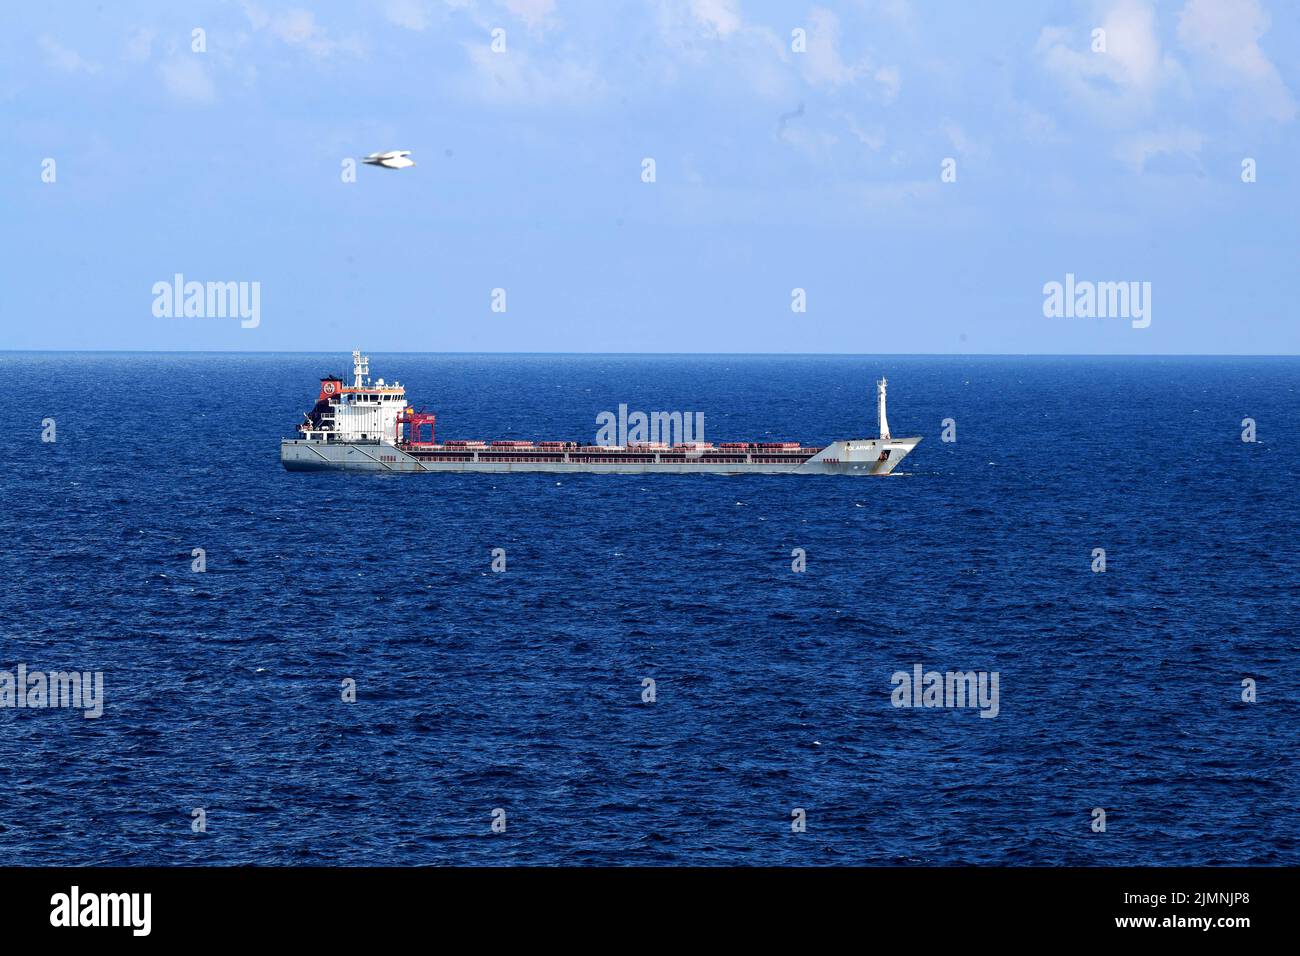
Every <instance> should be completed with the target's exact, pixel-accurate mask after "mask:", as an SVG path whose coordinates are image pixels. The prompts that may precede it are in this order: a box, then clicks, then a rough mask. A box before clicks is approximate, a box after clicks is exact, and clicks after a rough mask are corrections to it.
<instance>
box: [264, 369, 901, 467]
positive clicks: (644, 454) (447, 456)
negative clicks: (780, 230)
mask: <svg viewBox="0 0 1300 956" xmlns="http://www.w3.org/2000/svg"><path fill="white" fill-rule="evenodd" d="M352 366H353V371H352V384H351V385H350V386H349V385H344V384H343V380H342V378H341V377H339V376H326V377H324V378H322V379H321V386H320V394H319V395H318V396H317V400H316V405H315V407H314V408H312V410H311V411H310V412H306V413H304V417H305V418H306V421H305V422H303V423H302V424H300V425H299V426H298V433H299V435H300V437H299V438H286V439H284V440H282V441H281V442H280V461H281V463H282V464H283V465H284V467H285V468H286V469H287V470H288V471H323V470H346V471H396V472H427V471H475V472H480V471H481V472H516V471H544V472H555V473H574V472H593V473H596V474H615V475H642V474H647V473H649V472H668V473H671V474H701V473H704V474H715V475H745V474H794V475H888V474H890V473H891V472H892V471H893V470H894V469H895V468H897V467H898V464H899V462H901V461H902V460H903V459H904V458H905V457H906V456H907V455H908V453H909V452H911V450H912V449H913V448H915V447H916V446H917V444H919V443H920V441H921V439H920V438H894V437H892V436H891V435H890V434H889V422H888V421H887V420H886V418H885V386H886V382H885V380H884V379H883V378H882V379H881V380H880V381H879V382H878V383H877V408H878V411H879V415H880V435H879V437H877V438H852V439H841V440H837V441H832V442H830V443H828V444H826V445H824V446H821V447H807V446H804V445H802V444H801V443H799V442H794V441H787V442H743V441H734V442H721V443H719V444H717V445H715V444H713V443H712V442H705V441H693V442H678V443H667V442H631V441H629V442H627V443H626V444H623V445H598V444H590V443H582V442H576V441H539V442H531V441H492V442H488V441H470V440H463V439H462V440H456V441H444V442H441V443H439V442H437V441H435V439H434V424H435V421H434V420H435V416H434V415H432V414H429V413H425V412H417V411H416V410H415V409H414V408H413V407H412V406H411V405H408V404H407V401H406V390H405V389H404V388H403V387H402V385H401V383H400V382H391V383H388V384H385V383H384V380H383V379H382V378H381V379H379V380H378V381H376V382H374V383H372V382H371V381H370V360H369V358H368V357H367V356H364V355H362V354H361V353H360V352H359V351H358V352H353V353H352ZM426 428H427V429H428V439H427V440H426V439H425V429H426Z"/></svg>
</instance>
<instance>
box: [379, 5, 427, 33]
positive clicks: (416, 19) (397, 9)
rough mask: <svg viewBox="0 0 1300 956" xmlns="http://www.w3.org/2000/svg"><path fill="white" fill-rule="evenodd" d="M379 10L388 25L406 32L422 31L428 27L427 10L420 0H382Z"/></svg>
mask: <svg viewBox="0 0 1300 956" xmlns="http://www.w3.org/2000/svg"><path fill="white" fill-rule="evenodd" d="M380 9H381V10H382V11H383V14H384V16H385V17H386V18H387V19H388V21H389V22H390V23H393V24H396V25H397V26H399V27H404V28H405V29H407V30H424V29H426V28H427V27H428V26H429V8H428V7H427V6H426V5H425V4H424V3H423V2H422V0H384V3H383V4H382V5H381V6H380Z"/></svg>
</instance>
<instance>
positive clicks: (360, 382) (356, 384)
mask: <svg viewBox="0 0 1300 956" xmlns="http://www.w3.org/2000/svg"><path fill="white" fill-rule="evenodd" d="M369 377H370V356H368V355H362V354H361V350H360V349H353V350H352V387H353V388H365V387H366V386H367V385H368V384H369V383H368V382H367V381H366V379H367V378H369Z"/></svg>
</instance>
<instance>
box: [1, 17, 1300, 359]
mask: <svg viewBox="0 0 1300 956" xmlns="http://www.w3.org/2000/svg"><path fill="white" fill-rule="evenodd" d="M182 6H183V7H184V9H181V7H182ZM195 28H200V29H202V30H203V31H204V40H205V46H206V49H205V51H204V52H194V50H193V49H192V46H193V32H192V31H193V30H194V29H195ZM1098 28H1100V29H1102V30H1104V31H1105V47H1106V48H1105V51H1104V52H1099V51H1098V52H1095V51H1094V50H1093V49H1092V46H1093V43H1094V40H1093V31H1094V30H1095V29H1098ZM498 29H499V30H504V31H505V33H504V36H505V50H504V52H494V51H493V50H492V47H491V44H492V40H493V36H492V31H494V30H498ZM795 30H802V31H804V36H805V37H806V41H805V49H804V50H803V51H802V52H799V51H796V50H795V49H793V47H794V46H796V45H797V44H796V41H795V39H794V36H793V34H792V31H795ZM1297 53H1300V8H1298V7H1297V6H1296V5H1294V4H1290V3H1281V2H1276V0H1272V2H1264V0H1235V2H1229V0H1176V2H1169V3H1160V4H1153V3H1148V2H1145V0H1099V2H1095V3H1094V2H1077V3H1076V2H1063V0H1055V2H1045V3H1017V2H999V3H988V4H974V3H965V2H961V3H959V2H955V0H953V2H921V0H842V2H837V3H832V2H823V3H810V4H806V3H801V2H797V0H792V2H784V3H758V2H748V0H663V2H661V3H640V2H616V0H607V2H596V0H581V2H580V0H499V2H488V0H480V2H467V0H454V2H448V0H374V2H364V0H362V2H356V3H351V2H348V3H343V2H339V3H314V4H305V3H303V4H294V3H273V2H269V0H263V2H258V3H253V2H246V3H240V2H196V3H187V4H184V5H179V4H172V3H164V2H147V0H140V2H123V3H101V4H96V5H92V4H88V3H70V2H66V3H65V2H47V3H40V4H21V5H11V6H10V7H9V9H8V10H7V11H6V29H5V31H3V36H2V37H0V115H2V116H3V119H4V122H3V124H0V145H2V146H3V148H2V149H0V177H2V179H3V183H4V187H3V193H2V194H0V202H2V206H0V213H2V214H3V223H4V234H5V239H6V241H5V243H4V245H5V251H4V267H3V276H4V283H3V290H2V292H0V332H2V334H0V348H7V349H34V348H64V349H78V348H89V349H223V350H225V349H230V350H272V349H291V350H304V351H319V350H337V351H340V352H343V351H346V350H349V349H351V348H353V347H357V346H360V347H363V348H365V349H368V350H374V351H392V350H418V351H509V352H516V351H525V352H526V351H580V352H588V351H592V352H606V351H620V352H621V351H631V352H641V351H646V352H719V351H721V352H832V353H859V352H865V353H872V352H926V353H962V352H970V353H980V352H985V353H987V352H992V353H1211V354H1218V353H1224V354H1227V353H1235V354H1241V353H1245V354H1275V353H1284V354H1296V353H1300V325H1298V324H1297V321H1296V315H1295V303H1296V302H1297V299H1298V297H1300V279H1298V276H1300V268H1298V265H1300V261H1298V259H1297V252H1298V250H1300V246H1298V239H1300V235H1298V233H1300V215H1298V214H1300V202H1298V200H1300V177H1298V176H1297V168H1296V166H1297V162H1298V161H1300V148H1298V147H1300V137H1298V135H1297V125H1298V124H1297V97H1298V96H1300V56H1298V55H1297ZM387 149H409V150H411V151H412V157H413V158H414V159H415V160H416V162H417V165H416V166H415V167H414V168H411V169H406V170H400V171H397V170H385V169H376V168H371V167H365V166H362V167H360V168H359V169H357V171H356V177H355V178H356V181H355V182H351V183H349V182H344V181H343V176H342V172H343V168H342V163H343V161H344V160H345V159H346V158H348V157H354V158H355V157H360V156H363V155H365V154H367V153H370V152H373V151H377V150H387ZM647 157H648V158H652V159H653V160H654V162H655V181H654V182H652V183H647V182H643V181H642V178H643V177H642V170H643V160H644V159H646V158H647ZM1247 158H1249V159H1252V160H1253V161H1254V164H1255V169H1256V181H1255V182H1252V183H1245V182H1243V181H1242V162H1243V160H1245V159H1247ZM48 159H53V160H54V167H53V168H54V174H55V175H54V181H53V182H45V181H43V179H42V174H43V172H44V171H45V170H46V168H47V167H46V164H45V161H46V160H48ZM946 159H952V160H954V161H955V169H956V181H955V182H943V181H942V180H941V171H942V167H943V163H944V161H945V160H946ZM176 273H181V274H183V275H184V276H185V278H186V279H187V280H191V281H200V282H207V281H236V282H257V283H259V284H260V285H259V289H260V314H259V324H258V325H257V327H256V328H242V327H241V323H240V322H239V321H238V320H237V319H230V318H216V317H212V318H199V317H188V318H186V317H175V318H171V317H159V316H156V315H155V314H154V309H153V306H154V301H155V297H154V294H153V292H152V289H153V286H154V284H155V283H157V282H160V281H165V282H170V281H171V280H172V277H173V276H174V275H175V274H176ZM1067 273H1072V274H1074V275H1075V276H1077V277H1078V278H1079V279H1081V280H1092V281H1106V282H1121V281H1122V282H1129V281H1133V282H1150V283H1151V290H1152V292H1151V303H1150V309H1151V320H1152V321H1151V324H1150V326H1149V327H1148V328H1142V329H1138V328H1133V327H1132V325H1131V323H1130V322H1129V321H1128V320H1126V319H1122V318H1119V319H1116V318H1109V319H1096V318H1091V319H1090V318H1048V317H1045V316H1044V314H1043V302H1044V294H1043V286H1044V284H1045V283H1048V282H1051V281H1064V279H1065V276H1066V274H1067ZM497 288H501V289H504V290H505V292H506V311H505V312H504V313H502V312H494V311H492V308H491V304H492V290H493V289H497ZM796 288H799V289H804V290H805V294H806V302H807V310H806V311H805V312H801V313H800V312H794V311H792V309H791V302H792V290H794V289H796Z"/></svg>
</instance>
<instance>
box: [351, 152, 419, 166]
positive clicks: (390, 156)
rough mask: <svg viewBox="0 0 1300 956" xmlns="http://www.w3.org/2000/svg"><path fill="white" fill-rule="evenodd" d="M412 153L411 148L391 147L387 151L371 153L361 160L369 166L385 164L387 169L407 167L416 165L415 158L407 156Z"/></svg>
mask: <svg viewBox="0 0 1300 956" xmlns="http://www.w3.org/2000/svg"><path fill="white" fill-rule="evenodd" d="M410 155H411V151H410V150H409V149H390V150H389V151H388V152H386V153H371V154H370V155H369V156H367V157H366V158H365V159H363V160H361V161H362V162H363V163H365V164H367V165H369V166H383V167H384V168H385V169H405V168H406V167H407V166H414V165H415V160H413V159H408V158H407V157H409V156H410Z"/></svg>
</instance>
